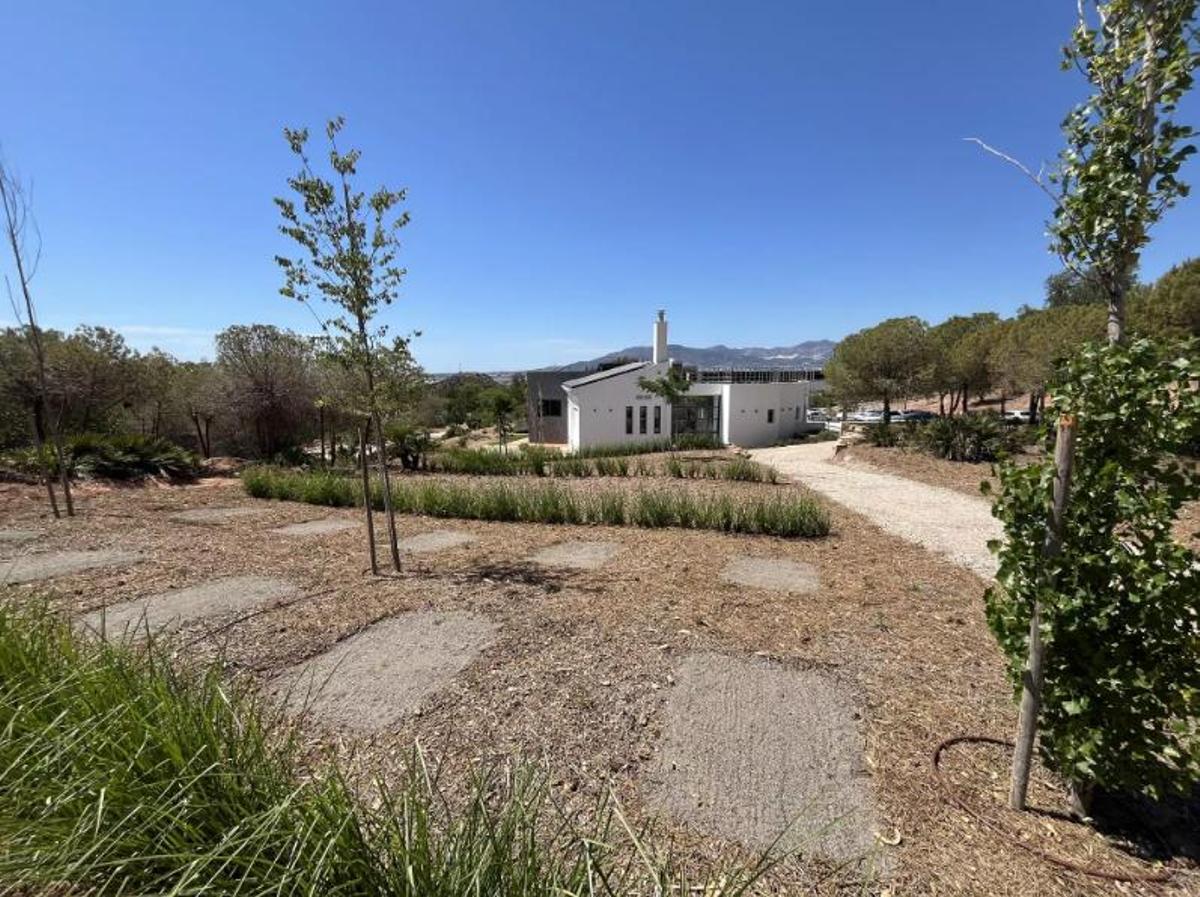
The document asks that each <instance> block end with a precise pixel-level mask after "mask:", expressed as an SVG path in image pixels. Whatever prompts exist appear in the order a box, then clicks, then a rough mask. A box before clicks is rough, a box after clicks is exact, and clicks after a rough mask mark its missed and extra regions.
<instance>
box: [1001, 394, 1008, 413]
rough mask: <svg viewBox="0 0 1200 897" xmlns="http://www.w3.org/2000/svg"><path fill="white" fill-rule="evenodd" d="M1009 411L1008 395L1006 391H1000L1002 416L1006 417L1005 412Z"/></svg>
mask: <svg viewBox="0 0 1200 897" xmlns="http://www.w3.org/2000/svg"><path fill="white" fill-rule="evenodd" d="M1007 410H1008V395H1007V394H1006V393H1005V392H1004V390H1000V416H1001V417H1004V412H1005V411H1007Z"/></svg>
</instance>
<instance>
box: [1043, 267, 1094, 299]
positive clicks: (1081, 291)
mask: <svg viewBox="0 0 1200 897" xmlns="http://www.w3.org/2000/svg"><path fill="white" fill-rule="evenodd" d="M1067 305H1108V293H1106V292H1105V290H1104V284H1103V283H1101V282H1100V278H1099V277H1097V276H1096V274H1095V273H1094V272H1093V271H1092V270H1091V269H1090V268H1089V269H1087V270H1086V271H1084V272H1083V273H1082V274H1080V273H1078V272H1076V271H1073V270H1071V269H1069V268H1068V269H1067V270H1065V271H1059V272H1058V273H1057V274H1051V275H1050V276H1049V277H1047V278H1046V308H1062V307H1064V306H1067Z"/></svg>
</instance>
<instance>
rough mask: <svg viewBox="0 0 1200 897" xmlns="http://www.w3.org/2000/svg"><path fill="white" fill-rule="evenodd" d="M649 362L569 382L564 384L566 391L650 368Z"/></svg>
mask: <svg viewBox="0 0 1200 897" xmlns="http://www.w3.org/2000/svg"><path fill="white" fill-rule="evenodd" d="M650 366H651V362H649V361H633V362H630V363H629V364H622V365H619V366H617V367H615V368H609V369H608V370H607V371H597V372H596V373H594V374H588V375H587V376H586V377H577V378H576V379H574V380H567V381H566V382H564V383H563V387H564V388H565V389H575V388H576V387H578V386H587V385H588V384H589V383H595V382H597V381H598V380H607V379H608V378H609V377H619V376H621V374H628V373H630V372H631V371H636V370H640V369H641V368H645V367H650Z"/></svg>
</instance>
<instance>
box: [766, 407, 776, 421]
mask: <svg viewBox="0 0 1200 897" xmlns="http://www.w3.org/2000/svg"><path fill="white" fill-rule="evenodd" d="M767 423H769V424H773V423H775V409H774V408H768V409H767Z"/></svg>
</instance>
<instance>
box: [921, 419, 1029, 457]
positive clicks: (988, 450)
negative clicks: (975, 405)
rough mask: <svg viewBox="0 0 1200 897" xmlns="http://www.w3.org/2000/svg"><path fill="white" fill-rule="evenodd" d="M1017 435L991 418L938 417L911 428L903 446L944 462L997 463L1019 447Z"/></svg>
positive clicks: (1001, 422) (999, 420) (1001, 420)
mask: <svg viewBox="0 0 1200 897" xmlns="http://www.w3.org/2000/svg"><path fill="white" fill-rule="evenodd" d="M1018 437H1019V434H1018V432H1017V431H1016V430H1014V429H1013V428H1010V427H1008V426H1006V425H1005V423H1004V421H1003V419H1001V418H1000V416H999V415H995V414H964V415H961V416H958V417H939V418H936V419H934V420H931V421H929V422H927V423H924V424H921V425H919V426H916V427H913V428H912V429H911V430H910V431H909V432H908V433H907V434H906V437H905V444H906V445H912V446H915V447H917V448H919V449H921V450H923V451H926V452H928V453H929V454H931V455H934V456H935V457H938V458H944V459H945V460H947V461H967V462H971V463H980V462H984V461H997V460H999V459H1001V458H1003V457H1005V456H1006V455H1009V454H1011V453H1012V452H1014V451H1015V450H1016V449H1018V448H1019V447H1020V445H1019V438H1018Z"/></svg>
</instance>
